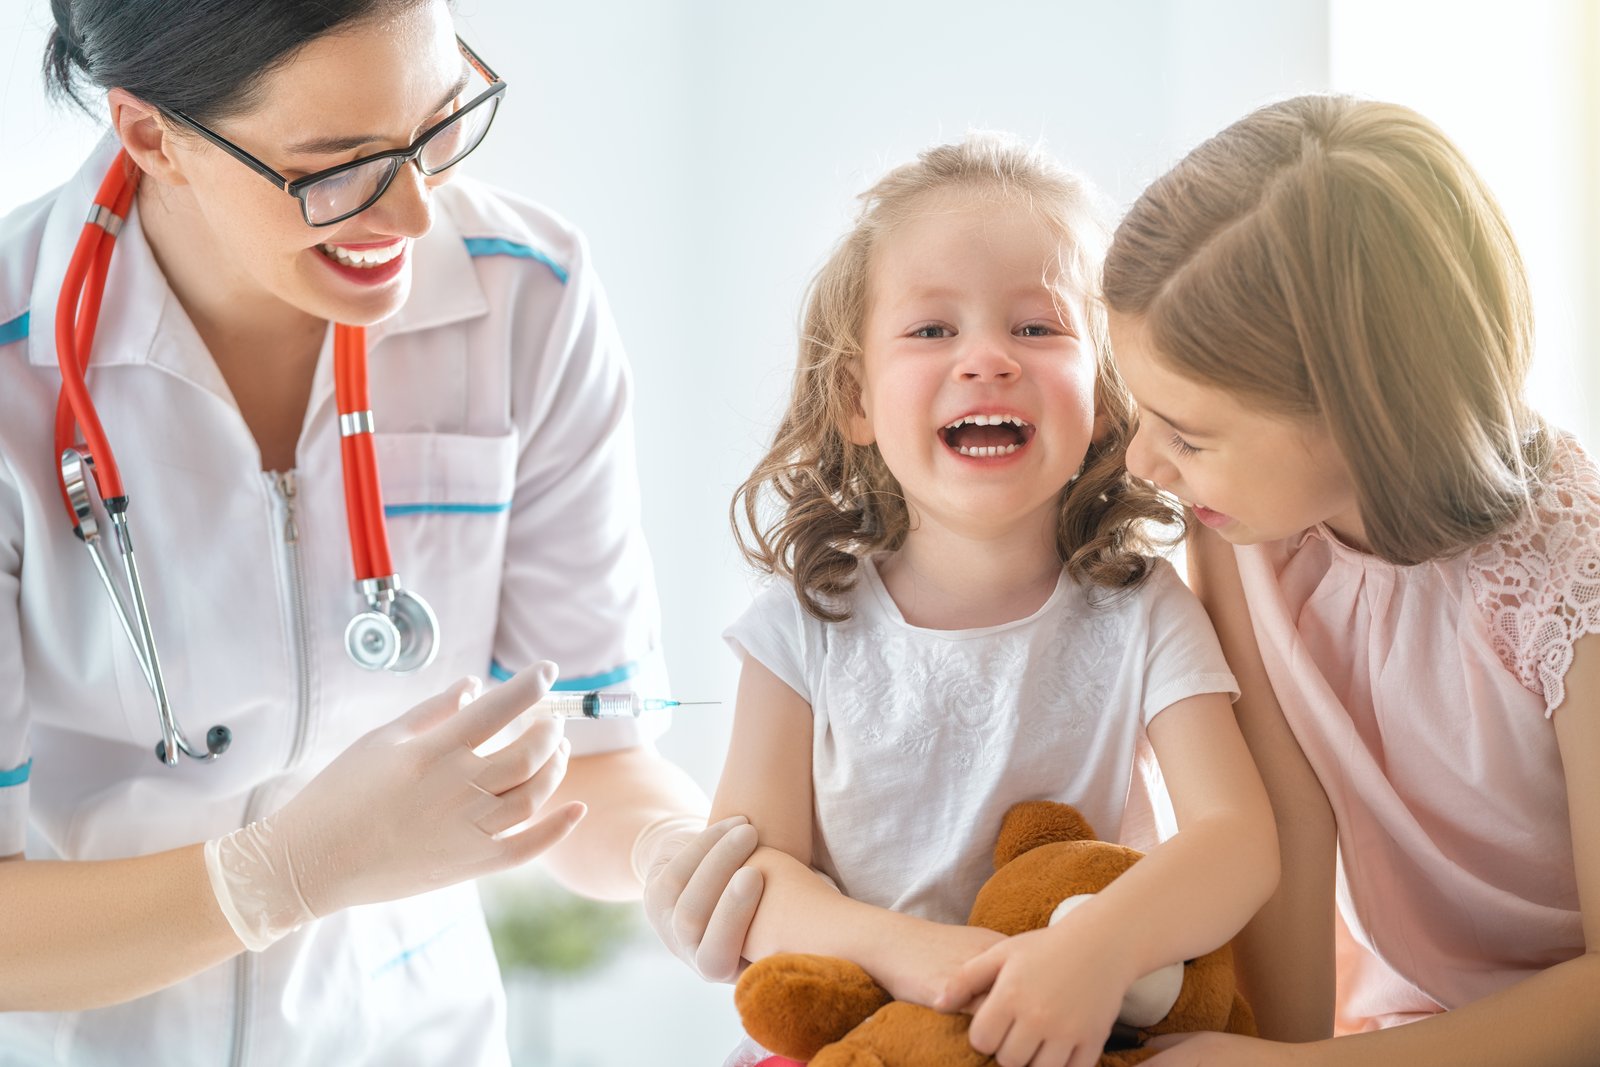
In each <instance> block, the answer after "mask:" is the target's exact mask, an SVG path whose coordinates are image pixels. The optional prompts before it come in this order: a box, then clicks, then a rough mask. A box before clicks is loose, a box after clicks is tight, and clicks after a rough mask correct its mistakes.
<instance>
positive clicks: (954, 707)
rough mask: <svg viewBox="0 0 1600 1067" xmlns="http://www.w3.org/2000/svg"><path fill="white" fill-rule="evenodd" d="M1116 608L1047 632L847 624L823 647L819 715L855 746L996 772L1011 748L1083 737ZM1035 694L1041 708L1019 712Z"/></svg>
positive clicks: (1106, 681)
mask: <svg viewBox="0 0 1600 1067" xmlns="http://www.w3.org/2000/svg"><path fill="white" fill-rule="evenodd" d="M1127 628H1128V620H1127V618H1126V616H1125V615H1124V613H1122V612H1119V611H1107V612H1103V613H1102V612H1091V613H1090V614H1088V615H1087V616H1062V618H1061V620H1060V622H1059V624H1058V625H1057V626H1055V627H1052V628H1051V630H1050V632H1049V633H1048V634H1040V633H1039V632H1037V631H1036V630H1032V629H1023V630H1017V631H1011V632H1007V633H1002V634H998V635H995V636H993V637H988V638H978V639H966V640H956V641H940V640H929V639H928V637H927V636H926V635H925V634H918V633H916V632H915V631H907V630H904V629H900V628H897V627H891V626H886V625H882V624H873V625H859V624H854V623H853V622H852V623H845V624H843V625H841V626H840V627H838V629H837V630H836V632H835V635H834V639H833V640H832V641H831V642H830V644H831V652H832V655H830V656H829V658H828V662H827V664H826V667H825V670H826V671H827V674H828V680H827V691H828V693H829V697H830V699H829V707H828V715H829V718H830V719H831V720H832V722H833V724H834V727H835V729H838V730H841V731H845V732H847V733H848V734H849V735H850V736H851V737H852V738H854V739H855V740H856V741H858V742H860V743H862V744H865V745H868V746H871V747H882V748H887V749H890V750H892V751H894V752H896V753H898V754H900V755H902V756H909V757H915V758H925V757H927V756H928V755H930V754H931V753H934V752H936V751H943V752H944V753H945V754H946V756H945V759H946V762H947V766H946V767H945V768H944V769H946V770H948V771H951V772H959V771H969V770H975V769H980V768H984V769H988V768H994V767H998V766H1001V765H1003V763H1004V761H1005V760H1007V759H1008V758H1009V755H1010V753H1011V751H1012V750H1013V748H1015V747H1016V746H1018V745H1023V746H1028V747H1035V746H1050V745H1060V744H1061V743H1062V742H1064V741H1071V740H1073V739H1079V738H1082V737H1084V736H1085V735H1086V734H1087V733H1088V732H1089V725H1090V722H1091V721H1092V719H1093V717H1094V716H1095V715H1097V714H1100V713H1102V712H1103V711H1104V710H1105V705H1106V701H1107V700H1108V696H1109V693H1110V690H1111V684H1112V679H1113V672H1114V671H1115V670H1116V669H1117V664H1118V661H1119V656H1120V650H1121V646H1122V644H1123V642H1124V641H1125V639H1126V631H1127ZM1029 678H1031V681H1028V684H1027V689H1028V690H1029V692H1028V694H1027V699H1028V700H1029V701H1030V702H1031V701H1035V700H1038V699H1039V698H1040V695H1041V694H1045V695H1046V696H1045V703H1046V704H1047V705H1048V706H1047V707H1038V708H1035V707H1028V708H1024V707H1022V706H1021V704H1022V702H1023V700H1024V694H1023V692H1022V689H1023V686H1024V682H1025V680H1027V679H1029Z"/></svg>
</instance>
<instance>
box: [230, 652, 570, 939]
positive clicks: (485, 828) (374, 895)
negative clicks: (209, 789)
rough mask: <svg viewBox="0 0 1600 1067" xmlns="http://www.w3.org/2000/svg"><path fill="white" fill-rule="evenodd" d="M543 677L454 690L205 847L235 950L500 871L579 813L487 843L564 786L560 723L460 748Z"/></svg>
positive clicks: (538, 690)
mask: <svg viewBox="0 0 1600 1067" xmlns="http://www.w3.org/2000/svg"><path fill="white" fill-rule="evenodd" d="M555 677H556V667H555V664H553V663H540V664H538V666H537V667H536V668H534V669H533V670H528V671H524V672H522V673H521V674H519V675H517V676H516V677H515V678H513V679H511V680H510V681H508V682H506V683H505V684H504V685H501V686H499V687H498V688H496V689H494V690H493V691H491V692H489V693H488V694H486V695H483V696H481V697H480V696H478V690H479V683H478V682H477V680H476V679H463V680H462V681H460V682H457V683H456V684H455V685H452V686H451V687H450V688H449V689H446V690H445V691H444V692H443V693H440V694H439V695H438V696H435V697H432V698H430V699H428V700H425V701H423V702H422V703H421V704H418V705H417V706H416V707H414V708H412V709H411V710H410V711H408V712H406V713H405V714H404V715H401V716H400V717H399V718H397V719H395V720H394V721H393V722H391V723H388V724H387V725H384V726H380V727H378V728H377V729H376V730H373V731H372V732H371V733H368V734H366V735H365V736H364V737H362V738H360V739H359V740H357V741H356V742H355V743H354V744H352V745H351V746H350V747H349V748H348V749H346V750H345V751H344V752H342V753H340V755H339V756H338V757H336V758H335V759H334V761H333V762H332V763H330V764H328V766H327V767H326V768H325V769H324V770H323V771H322V773H321V774H319V775H317V776H316V777H315V778H313V779H312V780H311V782H310V783H308V784H307V785H306V787H305V788H304V789H303V790H301V791H300V793H299V795H297V796H295V797H294V798H293V799H292V800H290V801H289V802H288V803H287V804H285V805H284V806H283V808H282V809H281V810H279V811H278V812H276V813H274V814H272V815H269V816H268V817H266V818H264V819H261V820H259V821H257V822H253V823H251V824H250V825H248V826H245V827H243V828H242V829H239V830H235V831H234V832H233V833H231V834H227V835H226V836H223V837H220V838H217V839H216V840H214V841H208V842H207V843H206V849H205V852H206V870H207V873H208V874H209V875H210V877H211V887H212V890H213V891H214V892H215V893H216V896H217V902H218V904H220V905H221V907H222V911H223V914H224V915H226V916H227V918H228V922H229V924H230V925H231V926H232V927H233V929H234V932H235V933H236V934H238V935H239V940H240V941H242V942H244V945H245V947H246V948H249V949H257V950H259V949H262V948H265V947H266V946H267V945H270V944H272V942H274V941H276V940H277V939H278V938H280V937H282V936H283V935H285V934H287V933H289V932H290V931H292V930H294V929H295V928H296V927H298V926H300V925H301V924H302V923H305V922H308V921H310V920H311V919H314V918H318V917H320V916H323V915H328V914H330V913H331V912H335V911H338V910H340V909H342V908H347V907H350V906H351V905H354V904H371V903H376V902H378V901H384V900H396V899H398V898H400V897H408V896H412V895H414V894H416V893H421V892H424V891H426V890H430V889H439V888H441V887H443V886H448V885H453V884H455V883H456V882H461V881H464V880H466V879H468V878H476V877H478V876H479V875H483V874H488V873H490V872H493V871H498V870H502V869H504V868H507V867H514V866H516V865H518V864H521V863H525V862H527V861H528V860H531V859H533V858H534V857H535V856H537V855H539V853H541V852H543V851H545V850H546V849H547V848H549V847H550V846H552V845H554V844H555V843H556V842H558V841H560V840H561V839H562V838H564V837H566V835H567V834H568V833H569V832H570V831H571V830H572V828H573V826H575V825H577V822H578V820H579V819H581V818H582V817H583V814H584V812H585V810H586V809H585V808H584V806H583V805H582V804H579V803H571V804H563V805H562V806H561V807H559V808H557V809H556V810H554V811H550V812H544V813H543V814H541V815H540V817H539V818H538V819H537V821H535V822H533V823H532V824H530V825H528V826H526V827H525V828H522V829H517V830H516V832H515V833H512V834H508V835H506V836H496V835H500V834H504V833H505V831H507V830H511V829H513V828H516V827H518V826H519V825H520V824H522V823H525V822H527V820H529V819H531V818H533V817H534V815H535V814H538V813H539V810H540V808H541V807H542V806H543V805H544V803H545V802H546V801H548V800H549V799H550V796H551V794H552V793H554V792H555V789H556V787H557V786H558V785H560V783H561V780H562V779H563V778H564V777H565V776H566V773H567V754H568V752H569V751H570V749H571V745H570V744H569V743H568V742H567V740H566V739H565V738H564V737H562V736H561V733H562V730H561V720H559V719H549V718H539V719H537V720H536V721H535V722H534V723H533V725H531V726H529V727H528V728H527V729H526V730H525V731H524V732H523V733H522V734H521V735H520V736H519V737H517V738H516V739H515V740H513V741H511V742H510V743H509V744H507V745H506V746H505V747H504V748H501V749H499V750H498V751H496V752H494V753H493V754H491V755H489V756H479V755H478V754H476V753H475V752H474V751H473V749H475V748H477V747H479V746H480V745H482V744H483V743H484V742H485V741H487V740H488V739H489V738H490V737H492V736H494V734H495V733H496V732H497V731H498V730H500V728H501V727H503V726H505V725H506V724H507V723H509V722H511V721H512V720H513V719H515V718H516V717H517V715H519V714H520V713H521V712H523V711H524V710H526V709H527V708H528V707H529V706H530V705H532V704H533V703H534V702H535V701H537V700H539V699H540V698H541V697H543V696H544V695H545V693H546V692H547V691H548V690H549V688H550V685H551V683H552V682H554V680H555ZM474 698H476V699H474Z"/></svg>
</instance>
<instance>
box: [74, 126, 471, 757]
mask: <svg viewBox="0 0 1600 1067" xmlns="http://www.w3.org/2000/svg"><path fill="white" fill-rule="evenodd" d="M140 177H141V172H140V170H139V168H138V167H136V166H135V165H134V163H133V161H132V159H130V158H129V156H128V154H127V152H126V151H125V150H124V151H119V152H118V153H117V157H116V159H115V160H114V161H113V162H112V165H111V167H110V169H109V170H107V171H106V176H105V178H104V179H103V180H102V181H101V183H100V188H99V190H98V191H97V192H96V193H95V196H94V200H93V202H92V204H91V207H90V211H89V217H88V219H87V220H86V221H85V224H84V227H83V232H82V233H80V234H79V235H78V241H77V244H76V245H74V246H73V250H72V257H71V259H70V260H69V261H68V264H67V273H66V277H65V278H64V279H63V282H62V287H61V297H60V301H59V303H58V304H57V305H56V321H55V327H56V359H57V362H58V363H59V365H60V367H61V393H60V396H59V397H58V398H57V400H56V412H55V425H54V442H55V454H56V459H57V460H58V461H59V465H58V467H57V475H58V482H57V484H58V487H59V489H60V491H61V500H62V503H63V504H64V505H65V507H66V509H67V514H68V515H69V516H70V517H71V519H72V528H73V533H74V534H75V535H77V537H78V539H79V540H80V541H81V542H83V544H84V547H85V548H87V549H88V551H89V554H90V556H91V557H92V558H93V560H94V566H95V570H96V572H97V573H98V575H99V577H100V580H101V583H102V584H103V585H104V586H105V588H106V592H107V594H108V595H109V596H110V597H111V600H112V604H113V606H114V608H115V610H116V614H117V620H118V622H119V623H120V624H121V626H122V629H123V631H124V633H125V634H126V635H127V637H128V640H129V642H130V643H131V644H132V645H133V649H134V652H135V654H136V656H137V658H138V660H139V666H140V669H141V670H142V671H143V673H144V677H145V682H146V683H147V684H148V685H149V687H150V691H151V694H152V695H153V696H154V697H155V700H156V709H157V714H158V716H159V718H160V721H161V743H160V744H158V745H157V746H156V755H157V757H158V758H159V759H161V760H162V762H164V763H166V764H168V765H169V766H171V765H174V764H176V763H177V761H178V754H179V753H180V752H182V753H184V754H186V755H189V756H191V757H193V758H195V759H198V760H213V759H215V758H216V757H217V756H219V755H221V754H222V752H223V751H225V750H226V749H227V747H228V745H229V744H230V743H231V740H232V734H231V733H230V731H229V730H228V728H227V727H225V726H213V727H212V728H211V729H210V730H209V731H207V734H206V743H205V747H204V748H200V747H198V746H196V745H193V744H191V743H190V742H189V740H188V738H187V737H185V736H184V733H183V729H182V727H181V726H180V725H179V723H178V721H177V718H176V716H175V715H174V714H173V711H172V707H171V704H170V702H169V701H168V699H167V690H166V685H165V682H164V680H163V678H162V672H161V660H160V657H159V656H158V655H157V652H156V641H155V633H154V630H153V629H152V627H151V625H150V616H149V611H148V608H147V605H146V601H145V596H144V588H143V585H142V583H141V582H140V579H139V568H138V562H137V559H136V557H135V555H134V551H133V535H132V532H131V529H130V527H129V523H128V514H127V512H128V494H127V492H126V490H125V489H124V488H123V484H122V473H121V471H120V469H119V468H118V466H117V459H116V454H115V453H114V452H113V451H112V449H111V442H110V441H109V440H108V439H107V437H106V433H105V428H104V427H103V426H102V425H101V422H100V415H99V412H98V411H96V409H95V406H94V402H93V400H92V399H91V398H90V396H89V385H88V380H87V375H88V368H89V361H90V358H91V354H92V351H93V348H94V338H95V331H96V329H97V328H98V326H99V321H100V306H101V303H102V301H103V299H104V295H105V287H106V279H107V276H108V274H109V272H110V269H111V253H112V250H113V249H114V247H115V245H116V239H117V235H118V233H119V232H120V231H121V229H122V223H123V220H124V219H126V218H127V217H128V213H129V211H130V210H131V208H132V206H133V197H134V194H135V193H136V191H137V190H138V186H139V179H140ZM333 355H334V392H335V402H336V405H337V408H338V412H339V432H340V443H339V453H340V464H341V467H342V470H343V475H344V492H345V511H346V516H347V519H348V523H349V532H350V551H351V558H352V561H353V564H354V568H355V573H356V583H355V585H356V590H357V592H358V593H359V594H360V595H361V596H362V597H363V598H364V599H365V601H366V607H365V608H364V609H363V610H361V611H359V612H358V613H357V614H356V616H355V617H354V618H353V619H352V620H351V623H350V626H349V627H348V628H347V630H346V637H345V641H346V647H347V649H348V650H349V652H350V655H351V658H352V659H354V660H355V662H356V663H357V665H359V666H361V667H365V668H367V669H371V670H393V671H399V672H409V671H414V670H420V669H422V668H423V667H426V666H427V665H428V664H430V663H432V662H433V658H434V655H435V654H436V652H437V650H438V626H439V623H438V619H437V617H436V616H435V615H434V614H433V610H432V609H431V608H430V607H429V606H428V604H427V602H426V601H425V600H423V599H422V598H421V597H419V596H417V595H416V594H415V593H412V592H410V591H409V590H405V589H403V588H401V585H400V579H399V575H397V574H396V573H395V570H394V565H393V561H392V559H391V557H390V552H389V535H388V530H387V529H386V528H385V525H384V512H383V494H382V489H381V486H380V484H379V480H378V459H377V451H376V448H375V446H374V443H373V432H374V424H373V418H372V407H371V402H370V399H369V395H368V393H369V390H368V387H367V335H366V329H365V328H364V327H360V326H345V325H343V324H335V326H334V334H333ZM75 431H76V433H81V434H82V437H83V443H82V444H78V443H77V441H76V433H75ZM91 479H92V489H91ZM94 493H98V495H99V496H100V498H101V503H102V505H103V507H104V508H105V511H106V514H107V516H108V517H109V518H110V520H111V526H112V531H113V533H114V534H115V539H116V542H117V550H118V553H119V555H120V556H121V558H122V570H123V576H124V580H125V582H126V584H127V591H128V598H127V599H125V598H124V596H123V593H122V591H121V590H119V589H118V588H117V586H116V583H115V582H114V581H113V580H112V578H111V572H110V568H109V566H108V565H107V563H106V560H105V558H104V556H103V555H102V551H101V546H100V531H99V526H98V523H97V522H96V520H95V518H94V508H93V505H92V495H93V494H94Z"/></svg>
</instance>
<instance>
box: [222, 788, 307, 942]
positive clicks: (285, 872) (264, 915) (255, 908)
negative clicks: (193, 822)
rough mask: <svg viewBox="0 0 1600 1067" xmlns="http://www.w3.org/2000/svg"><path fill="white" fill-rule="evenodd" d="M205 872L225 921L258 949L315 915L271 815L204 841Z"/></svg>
mask: <svg viewBox="0 0 1600 1067" xmlns="http://www.w3.org/2000/svg"><path fill="white" fill-rule="evenodd" d="M205 852H206V874H207V875H208V876H209V877H210V879H211V891H212V893H214V894H215V895H216V898H217V905H218V906H219V907H220V908H221V909H222V914H223V916H224V917H225V918H226V919H227V920H228V925H229V926H231V927H232V928H233V932H234V934H235V935H237V936H238V938H239V940H240V942H242V943H243V945H244V947H245V948H247V949H249V950H250V951H251V952H260V951H261V950H262V949H264V948H266V947H267V946H268V945H271V944H272V943H273V942H275V941H277V940H279V939H280V938H282V937H284V936H285V935H287V934H290V933H293V932H294V931H295V930H298V929H299V928H300V927H301V926H303V925H304V924H306V923H308V922H310V921H311V920H312V919H314V918H316V915H315V914H314V913H313V912H312V910H311V907H310V906H309V905H308V904H307V903H306V901H305V898H304V897H302V896H301V895H300V889H299V886H298V885H297V884H296V882H295V876H294V871H293V869H292V868H291V866H290V863H289V854H288V851H287V850H286V849H285V847H284V844H283V842H282V841H281V840H279V834H278V833H277V829H276V827H275V825H274V823H273V820H272V818H271V817H268V818H265V819H261V820H258V821H256V822H253V823H251V824H250V825H248V826H244V827H241V828H239V829H237V830H235V831H233V833H231V834H225V835H223V836H222V837H218V838H214V839H213V840H210V841H207V842H206V846H205Z"/></svg>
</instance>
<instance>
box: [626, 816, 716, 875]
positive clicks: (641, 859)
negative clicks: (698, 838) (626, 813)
mask: <svg viewBox="0 0 1600 1067" xmlns="http://www.w3.org/2000/svg"><path fill="white" fill-rule="evenodd" d="M705 828H706V820H705V818H704V817H703V816H699V815H664V816H662V817H661V818H659V819H657V820H656V821H654V822H652V823H647V824H646V825H645V827H644V829H642V830H640V831H639V836H637V837H635V838H634V839H633V852H632V862H633V876H634V877H635V878H637V879H638V880H639V884H640V885H644V883H645V881H646V880H647V879H648V878H649V876H650V870H651V868H652V867H653V866H655V860H656V853H657V852H658V851H659V850H660V848H661V846H662V845H663V844H665V843H667V842H668V841H671V840H673V839H674V838H676V839H677V840H678V845H679V847H680V848H681V847H682V846H683V842H685V841H687V840H689V839H690V838H692V837H694V836H695V835H696V834H698V833H700V832H701V831H702V830H704V829H705Z"/></svg>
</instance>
